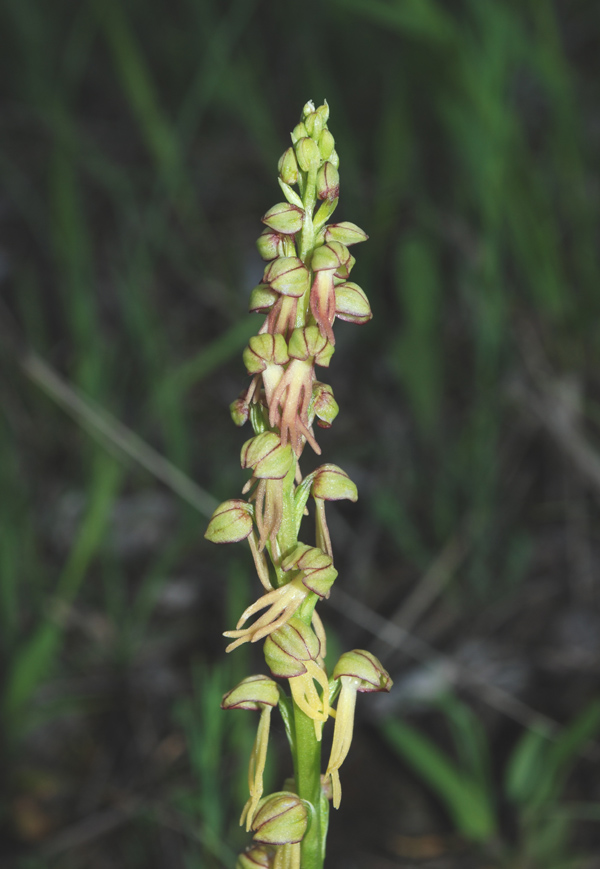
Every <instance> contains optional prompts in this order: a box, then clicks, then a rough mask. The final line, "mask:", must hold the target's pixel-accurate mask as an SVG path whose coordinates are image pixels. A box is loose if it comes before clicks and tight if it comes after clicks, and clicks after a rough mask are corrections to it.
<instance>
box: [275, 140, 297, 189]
mask: <svg viewBox="0 0 600 869" xmlns="http://www.w3.org/2000/svg"><path fill="white" fill-rule="evenodd" d="M277 169H278V171H279V177H280V178H281V180H282V181H285V183H286V184H295V183H296V182H297V181H298V164H297V163H296V155H295V154H294V149H293V148H288V149H287V151H284V152H283V154H282V155H281V157H280V159H279V163H278V164H277Z"/></svg>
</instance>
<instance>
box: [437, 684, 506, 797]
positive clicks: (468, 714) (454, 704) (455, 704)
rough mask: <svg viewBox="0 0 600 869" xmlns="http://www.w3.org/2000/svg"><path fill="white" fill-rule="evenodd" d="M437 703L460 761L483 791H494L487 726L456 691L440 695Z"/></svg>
mask: <svg viewBox="0 0 600 869" xmlns="http://www.w3.org/2000/svg"><path fill="white" fill-rule="evenodd" d="M436 705H437V706H439V708H440V709H441V710H442V711H443V713H444V714H445V716H446V718H447V720H448V723H449V725H450V728H451V730H452V736H453V738H454V744H455V745H456V748H457V751H458V756H459V760H460V765H461V767H463V768H464V769H466V770H467V771H468V773H469V775H470V777H471V778H472V779H473V781H475V782H477V785H478V787H479V788H480V789H481V791H482V793H487V794H488V795H489V800H490V802H491V801H492V795H493V784H492V778H491V769H490V757H489V751H488V744H487V738H486V733H485V729H484V727H483V725H482V723H481V721H480V720H479V719H478V718H477V716H476V715H475V713H474V712H473V710H472V709H470V708H469V706H467V704H466V703H463V702H462V701H461V700H459V699H458V698H457V697H455V696H454V695H453V694H442V695H441V696H439V697H438V698H437V701H436Z"/></svg>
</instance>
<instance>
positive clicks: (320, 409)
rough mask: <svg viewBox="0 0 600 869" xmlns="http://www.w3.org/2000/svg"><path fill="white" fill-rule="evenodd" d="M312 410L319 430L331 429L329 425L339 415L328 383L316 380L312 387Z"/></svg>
mask: <svg viewBox="0 0 600 869" xmlns="http://www.w3.org/2000/svg"><path fill="white" fill-rule="evenodd" d="M313 401H314V404H313V409H314V411H315V416H316V417H317V425H319V426H320V427H321V428H331V424H332V423H333V421H334V419H335V418H336V416H337V415H338V413H339V410H340V408H339V406H338V403H337V401H336V400H335V398H334V397H333V389H332V388H331V386H329V384H328V383H320V382H319V381H318V380H317V381H315V383H314V385H313Z"/></svg>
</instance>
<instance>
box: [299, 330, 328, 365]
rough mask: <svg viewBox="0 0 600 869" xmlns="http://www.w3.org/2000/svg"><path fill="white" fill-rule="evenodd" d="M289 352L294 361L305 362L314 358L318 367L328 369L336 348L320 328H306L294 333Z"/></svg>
mask: <svg viewBox="0 0 600 869" xmlns="http://www.w3.org/2000/svg"><path fill="white" fill-rule="evenodd" d="M288 352H289V354H290V357H291V358H293V359H302V360H304V359H310V358H313V357H314V360H315V362H316V363H317V365H321V366H323V367H324V368H327V367H328V366H329V362H330V360H331V357H332V356H333V352H334V348H333V347H332V345H331V344H330V343H329V341H328V340H327V338H325V337H324V336H323V335H322V334H321V332H320V331H319V327H318V326H305V327H304V328H303V329H294V331H293V332H292V334H291V336H290V342H289V348H288Z"/></svg>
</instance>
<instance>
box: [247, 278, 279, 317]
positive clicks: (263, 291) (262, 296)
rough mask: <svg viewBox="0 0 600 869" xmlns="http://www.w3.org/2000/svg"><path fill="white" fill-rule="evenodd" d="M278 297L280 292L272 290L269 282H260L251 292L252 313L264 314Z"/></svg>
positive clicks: (250, 308) (250, 306)
mask: <svg viewBox="0 0 600 869" xmlns="http://www.w3.org/2000/svg"><path fill="white" fill-rule="evenodd" d="M278 298H279V293H276V292H275V290H272V289H271V287H270V286H269V285H268V284H259V285H258V286H257V287H254V289H253V290H252V292H251V293H250V300H249V302H248V310H249V311H250V313H251V314H264V313H266V312H267V311H268V310H269V309H270V308H272V307H273V305H274V304H275V302H276V301H277V299H278Z"/></svg>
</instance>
